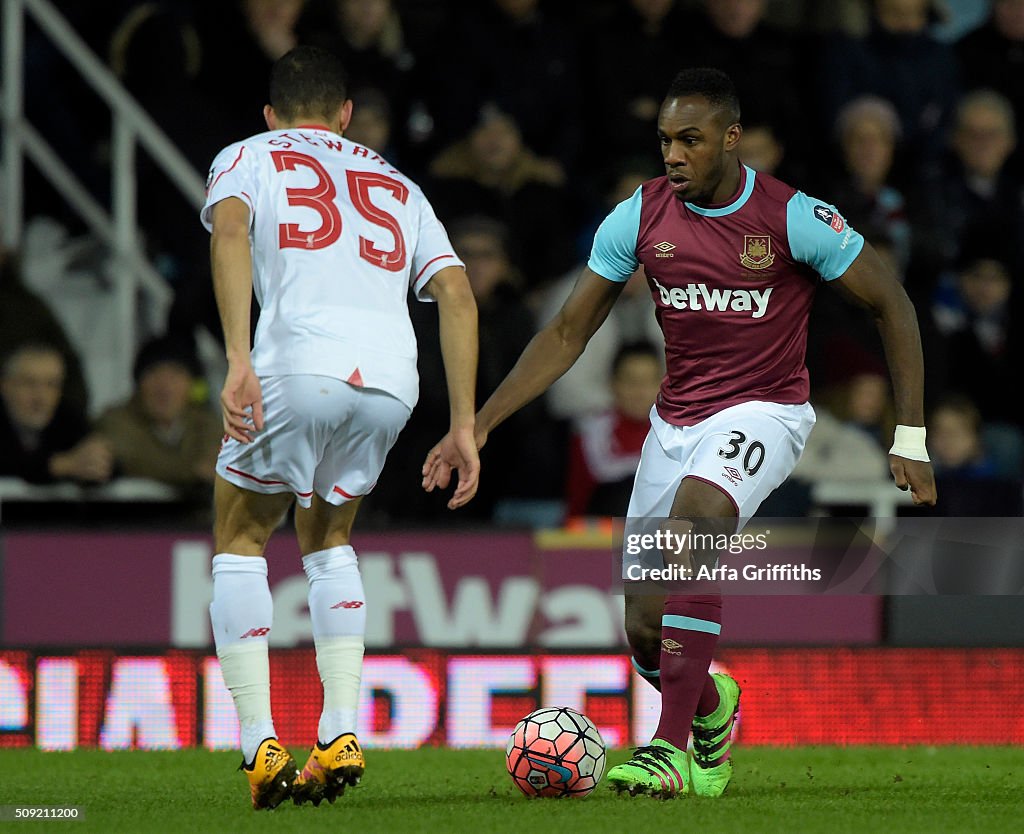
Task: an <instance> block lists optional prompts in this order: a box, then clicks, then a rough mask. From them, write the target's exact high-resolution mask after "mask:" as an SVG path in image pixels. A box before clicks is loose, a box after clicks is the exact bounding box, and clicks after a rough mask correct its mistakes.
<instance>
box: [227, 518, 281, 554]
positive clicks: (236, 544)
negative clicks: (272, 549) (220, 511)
mask: <svg viewBox="0 0 1024 834" xmlns="http://www.w3.org/2000/svg"><path fill="white" fill-rule="evenodd" d="M271 533H273V528H270V529H268V528H267V527H266V525H263V524H260V523H259V522H257V521H255V520H252V519H249V520H247V521H245V522H242V523H237V522H236V523H232V524H221V525H218V528H217V529H216V530H215V535H214V546H215V547H216V550H217V552H218V553H237V554H239V555H242V556H262V555H263V551H264V550H265V549H266V546H267V542H268V541H269V540H270V535H271Z"/></svg>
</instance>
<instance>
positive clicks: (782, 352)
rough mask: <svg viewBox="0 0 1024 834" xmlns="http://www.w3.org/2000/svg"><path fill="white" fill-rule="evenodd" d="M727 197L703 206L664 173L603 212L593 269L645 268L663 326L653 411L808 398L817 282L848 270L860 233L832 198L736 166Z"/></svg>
mask: <svg viewBox="0 0 1024 834" xmlns="http://www.w3.org/2000/svg"><path fill="white" fill-rule="evenodd" d="M740 173H741V176H740V187H739V189H738V190H737V192H736V194H735V195H734V196H733V197H732V198H731V199H730V200H729V201H728V202H726V203H724V204H722V205H716V206H698V205H695V204H693V203H684V202H683V201H681V200H680V199H679V198H678V197H676V196H675V194H674V193H673V192H672V189H671V187H670V186H669V182H668V178H667V177H659V178H657V179H654V180H650V181H648V182H645V183H644V184H643V185H641V186H640V187H639V188H638V189H637V190H636V192H635V193H634V194H633V196H632V197H630V198H629V199H627V200H625V201H623V202H622V203H620V204H619V205H618V206H616V207H615V209H613V210H612V212H611V214H609V215H608V217H607V218H605V220H604V222H603V223H602V224H601V227H600V228H599V229H598V231H597V234H596V236H595V237H594V246H593V250H592V252H591V255H590V260H589V263H588V266H589V267H590V269H592V270H593V271H594V272H596V273H597V274H598V275H601V276H602V277H604V278H606V279H608V280H609V281H626V280H627V279H628V278H629V276H630V275H632V274H633V273H634V272H635V271H636V269H637V266H638V265H640V264H643V267H644V272H645V273H646V275H647V282H648V284H649V286H650V288H651V294H652V295H653V297H654V303H655V307H656V316H657V319H658V323H659V324H660V325H661V329H662V330H663V331H664V333H665V360H666V367H667V373H666V375H665V379H664V380H663V382H662V386H661V391H660V392H659V394H658V401H657V407H658V413H659V414H660V415H661V416H662V418H664V419H665V420H666V421H668V422H670V423H673V424H675V425H680V426H687V425H693V424H694V423H697V422H699V421H700V420H703V419H704V418H706V417H708V416H710V415H711V414H714V413H716V412H718V411H721V410H722V409H723V408H728V407H729V406H732V405H737V404H739V403H741V402H750V401H753V400H766V401H769V402H776V403H791V404H796V403H803V402H806V401H807V398H808V395H809V392H810V385H809V381H808V376H807V368H806V366H805V364H804V358H805V354H806V349H807V318H808V315H809V313H810V309H811V302H812V301H813V297H814V291H815V288H816V287H817V285H818V284H819V283H821V281H822V280H825V281H831V280H834V279H835V278H839V277H840V276H842V275H843V273H845V272H846V270H847V269H848V268H849V266H850V264H851V263H853V261H854V259H855V258H856V257H857V255H859V254H860V251H861V249H862V248H863V246H864V239H863V237H861V235H860V234H858V233H857V232H856V231H854V230H853V229H852V228H851V227H850V225H849V224H848V223H847V222H846V221H845V219H844V218H843V217H842V215H841V214H840V213H839V211H838V210H837V209H836V208H835V206H832V205H829V204H828V203H825V202H822V201H820V200H815V199H813V198H811V197H808V196H807V195H806V194H804V193H803V192H801V191H798V190H796V189H795V188H792V187H791V186H788V185H786V184H785V183H782V182H780V181H779V180H777V179H775V178H774V177H771V176H769V175H767V174H764V173H758V172H755V171H754V170H752V169H751V168H748V167H747V166H745V165H741V172H740Z"/></svg>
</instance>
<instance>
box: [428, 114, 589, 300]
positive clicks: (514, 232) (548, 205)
mask: <svg viewBox="0 0 1024 834" xmlns="http://www.w3.org/2000/svg"><path fill="white" fill-rule="evenodd" d="M430 175H431V177H432V183H431V184H430V185H428V186H427V187H426V188H425V189H424V190H425V191H426V192H427V195H428V196H429V197H430V200H431V202H432V203H433V205H434V208H435V210H436V211H437V213H438V215H439V216H440V217H441V219H442V220H445V221H447V220H450V219H451V218H453V217H458V216H460V215H464V214H481V215H486V216H489V217H492V218H494V219H495V220H498V221H500V222H502V223H504V224H506V225H507V226H508V228H509V230H510V232H511V237H512V247H513V248H514V250H515V255H516V257H515V261H516V263H517V265H518V266H519V267H520V268H521V269H522V272H523V275H524V276H525V280H526V284H527V286H529V287H536V286H539V285H540V284H542V283H543V282H544V281H545V280H547V279H550V278H553V277H554V276H556V275H559V274H561V273H562V272H563V271H565V270H566V269H568V267H569V265H570V264H571V263H572V254H573V247H572V228H573V225H572V222H571V217H570V210H569V200H568V195H567V193H566V190H565V174H564V172H563V171H562V168H561V166H560V165H559V164H558V163H557V162H555V161H554V160H551V159H543V158H541V157H538V156H537V155H536V154H534V153H533V151H532V150H530V149H529V148H527V147H526V146H525V145H524V144H523V140H522V135H521V133H520V131H519V126H518V125H517V124H516V122H515V120H514V119H512V117H511V116H509V115H508V114H507V113H503V112H502V111H500V110H498V109H497V108H496V107H494V106H493V105H487V106H485V107H483V108H482V109H481V111H480V116H479V120H478V122H477V124H476V126H475V127H474V128H473V130H472V131H471V133H470V134H469V136H468V137H466V138H465V139H463V140H462V141H460V142H458V143H456V144H455V145H453V146H451V147H450V148H448V149H447V150H445V151H443V152H442V153H441V154H440V155H439V156H438V157H437V158H436V159H435V160H434V161H433V163H432V164H431V166H430Z"/></svg>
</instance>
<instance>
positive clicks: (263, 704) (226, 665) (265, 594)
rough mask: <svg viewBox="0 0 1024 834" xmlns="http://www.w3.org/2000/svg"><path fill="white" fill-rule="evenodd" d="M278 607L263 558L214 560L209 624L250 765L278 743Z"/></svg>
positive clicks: (219, 557)
mask: <svg viewBox="0 0 1024 834" xmlns="http://www.w3.org/2000/svg"><path fill="white" fill-rule="evenodd" d="M273 618H274V603H273V600H272V598H271V596H270V586H269V585H268V584H267V560H266V559H264V558H262V557H261V556H236V555H235V554H232V553H218V554H217V555H216V556H214V557H213V602H211V603H210V622H211V624H212V625H213V640H214V643H215V644H216V646H217V659H218V660H219V661H220V670H221V674H222V675H223V677H224V685H225V686H227V688H228V691H229V692H230V693H231V697H232V698H233V699H234V701H235V711H236V712H237V713H238V724H239V728H240V730H241V733H240V734H241V745H242V757H243V758H244V759H245V761H246V762H247V763H251V762H252V760H253V759H254V758H255V756H256V751H257V750H258V749H259V746H260V743H261V742H262V741H263V740H264V739H265V738H276V737H277V733H276V732H275V730H274V720H273V718H271V714H270V658H269V655H268V651H267V635H268V634H269V633H270V626H271V623H272V622H273Z"/></svg>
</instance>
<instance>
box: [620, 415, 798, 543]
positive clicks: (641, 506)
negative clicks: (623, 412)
mask: <svg viewBox="0 0 1024 834" xmlns="http://www.w3.org/2000/svg"><path fill="white" fill-rule="evenodd" d="M814 420H815V417H814V409H813V408H812V407H811V405H810V403H803V404H802V405H781V404H779V403H770V402H747V403H740V404H739V405H734V406H731V407H729V408H726V409H723V410H722V411H720V412H719V413H717V414H713V415H712V416H710V417H708V418H707V419H705V420H702V421H701V422H699V423H697V424H696V425H694V426H674V425H672V424H671V423H667V422H665V421H664V420H663V419H662V418H661V416H660V415H659V414H658V411H657V408H652V409H651V430H650V432H648V434H647V439H646V440H645V441H644V446H643V451H642V452H641V455H640V465H639V466H638V467H637V472H636V479H635V480H634V482H633V492H632V494H631V496H630V499H629V509H628V510H627V511H626V514H627V516H628V518H630V519H641V518H647V519H652V518H667V517H668V515H669V514H670V512H671V510H672V501H673V499H674V498H675V495H676V490H677V489H678V488H679V484H680V483H681V481H682V480H683V478H697V479H699V480H701V481H704V482H706V483H709V484H711V485H712V486H716V487H718V488H719V489H720V490H721V491H722V492H724V493H725V494H726V495H727V496H728V497H729V500H730V501H732V503H733V506H734V507H735V508H736V514H737V516H738V518H739V523H738V524H737V528H736V529H737V532H738V531H739V530H742V529H743V526H744V524H746V522H747V521H748V520H749V519H750V517H751V516H753V515H754V513H755V512H757V508H758V507H759V506H760V505H761V502H762V501H764V500H765V498H767V497H768V495H769V494H770V493H771V492H772V490H774V489H775V488H776V487H778V486H779V485H780V484H781V483H782V482H783V481H785V480H786V478H788V477H789V475H790V473H791V472H792V471H793V468H794V467H795V466H796V462H797V461H798V460H799V459H800V455H801V454H802V453H803V450H804V445H805V444H806V443H807V438H808V436H809V435H810V433H811V429H812V428H814Z"/></svg>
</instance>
